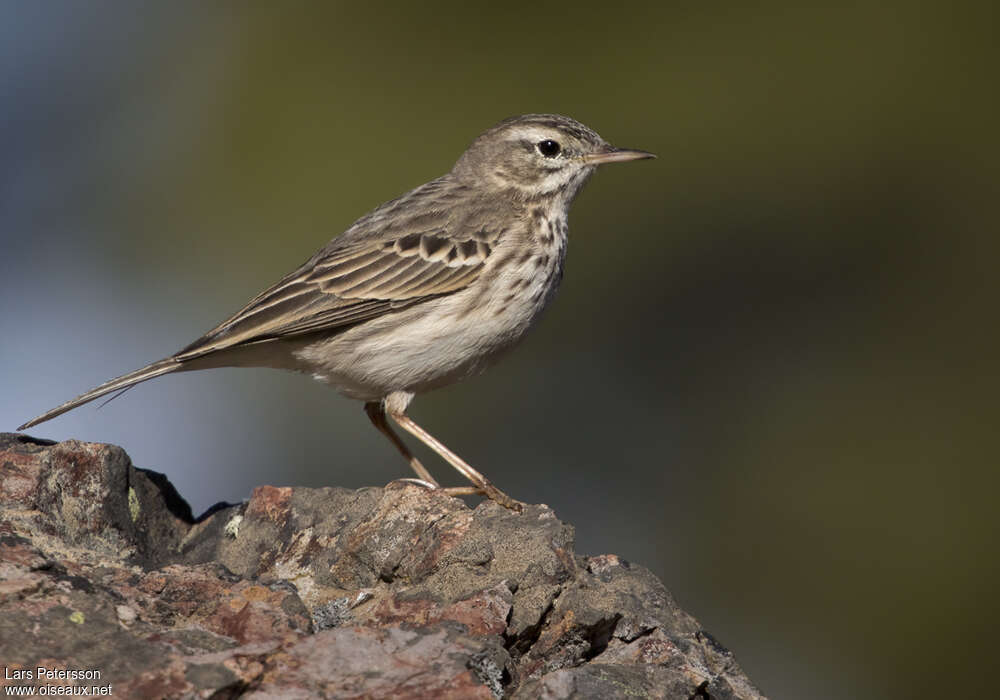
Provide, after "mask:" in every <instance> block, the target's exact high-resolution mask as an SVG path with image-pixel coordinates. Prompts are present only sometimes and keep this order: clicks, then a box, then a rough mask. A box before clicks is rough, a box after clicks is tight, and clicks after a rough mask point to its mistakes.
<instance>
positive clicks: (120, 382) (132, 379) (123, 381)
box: [18, 357, 183, 430]
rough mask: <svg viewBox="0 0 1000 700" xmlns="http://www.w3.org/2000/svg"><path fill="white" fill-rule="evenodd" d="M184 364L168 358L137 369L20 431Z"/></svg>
mask: <svg viewBox="0 0 1000 700" xmlns="http://www.w3.org/2000/svg"><path fill="white" fill-rule="evenodd" d="M182 364H183V363H182V362H181V361H180V360H176V359H174V358H172V357H168V358H166V359H164V360H160V361H159V362H154V363H153V364H151V365H146V366H145V367H143V368H142V369H137V370H136V371H134V372H129V373H128V374H123V375H122V376H120V377H116V378H114V379H112V380H110V381H107V382H104V383H103V384H101V385H100V386H99V387H96V388H94V389H91V390H90V391H88V392H87V393H86V394H80V396H77V397H76V398H75V399H72V400H70V401H67V402H66V403H64V404H62V405H61V406H56V407H55V408H53V409H52V410H51V411H46V412H45V413H43V414H42V415H40V416H38V417H37V418H32V419H31V420H29V421H28V422H27V423H25V424H24V425H22V426H20V427H19V428H18V430H24V429H26V428H30V427H31V426H33V425H38V424H39V423H44V422H45V421H47V420H50V419H52V418H55V417H56V416H59V415H62V414H63V413H66V411H71V410H73V409H74V408H76V407H77V406H82V405H83V404H85V403H87V402H88V401H93V400H94V399H96V398H99V397H101V396H104V395H105V394H110V393H111V392H113V391H119V390H121V389H128V388H129V387H133V386H135V385H136V384H138V383H139V382H144V381H146V380H147V379H152V378H153V377H159V376H160V375H162V374H169V373H170V372H174V371H176V370H178V369H180V368H181V365H182Z"/></svg>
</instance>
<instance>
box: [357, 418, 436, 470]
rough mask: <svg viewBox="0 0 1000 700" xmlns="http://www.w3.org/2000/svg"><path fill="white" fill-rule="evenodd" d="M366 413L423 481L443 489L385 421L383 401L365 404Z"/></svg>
mask: <svg viewBox="0 0 1000 700" xmlns="http://www.w3.org/2000/svg"><path fill="white" fill-rule="evenodd" d="M365 413H367V414H368V417H369V418H370V419H371V422H372V424H373V425H374V426H375V427H376V428H378V431H379V432H380V433H382V434H383V435H385V436H386V437H387V438H389V442H391V443H392V444H393V445H395V446H396V449H397V450H399V452H400V454H402V455H403V457H404V458H405V459H406V461H407V462H409V463H410V466H411V467H413V471H415V472H416V473H417V476H419V477H420V478H421V479H423V480H424V481H426V482H427V483H429V484H431V485H433V486H434V488H441V485H440V484H439V483H438V482H437V481H436V480H435V479H434V477H433V476H431V473H430V472H429V471H427V468H426V467H425V466H424V465H423V464H421V463H420V460H419V459H417V458H416V457H414V456H413V453H412V452H410V449H409V448H408V447H407V446H406V443H404V442H403V441H402V439H400V437H399V436H398V435H396V432H395V431H394V430H393V429H392V426H391V425H389V421H387V420H386V419H385V406H383V405H382V402H381V401H369V402H368V403H366V404H365Z"/></svg>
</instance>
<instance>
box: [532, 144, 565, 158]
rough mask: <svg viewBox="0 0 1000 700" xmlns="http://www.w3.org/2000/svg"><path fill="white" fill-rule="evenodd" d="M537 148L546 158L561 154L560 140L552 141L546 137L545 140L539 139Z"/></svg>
mask: <svg viewBox="0 0 1000 700" xmlns="http://www.w3.org/2000/svg"><path fill="white" fill-rule="evenodd" d="M535 148H537V149H538V152H539V153H541V154H542V155H543V156H545V157H546V158H555V157H556V156H557V155H559V151H560V146H559V142H558V141H552V140H551V139H545V140H544V141H539V142H538V143H537V144H535Z"/></svg>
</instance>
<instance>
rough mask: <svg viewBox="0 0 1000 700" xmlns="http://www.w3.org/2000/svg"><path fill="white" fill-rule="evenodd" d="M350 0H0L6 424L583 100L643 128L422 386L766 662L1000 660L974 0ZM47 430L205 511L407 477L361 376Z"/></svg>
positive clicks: (981, 100)
mask: <svg viewBox="0 0 1000 700" xmlns="http://www.w3.org/2000/svg"><path fill="white" fill-rule="evenodd" d="M356 5H357V4H352V5H344V4H339V3H333V2H329V3H327V2H316V3H198V4H196V3H182V2H161V3H134V2H96V1H95V2H88V3H79V2H51V1H44V2H14V1H10V2H2V3H0V236H2V246H0V319H2V326H0V328H2V333H0V386H2V387H3V389H2V394H0V429H5V430H11V429H13V428H14V426H16V425H18V424H20V423H21V422H23V421H24V420H26V419H27V418H30V417H32V416H34V415H36V414H38V413H40V412H41V411H43V410H45V409H48V408H50V407H52V406H53V405H55V404H57V403H60V402H62V401H63V400H65V399H68V398H70V397H72V396H74V395H76V394H78V393H80V392H82V391H84V390H86V389H88V388H90V387H92V386H94V385H96V384H98V383H100V382H101V381H104V380H105V379H108V378H110V377H111V376H114V375H117V374H121V373H123V372H126V371H129V370H131V369H134V368H136V367H138V366H141V365H143V364H145V363H146V362H149V361H152V360H155V359H158V358H160V357H162V356H164V355H166V354H169V353H170V352H172V351H174V350H177V349H178V348H180V347H181V346H182V345H184V344H186V343H187V342H188V341H190V340H192V339H193V338H195V337H196V336H198V335H200V334H201V333H202V332H203V331H205V330H207V329H208V328H209V327H211V326H212V325H214V324H215V323H216V322H218V321H220V320H221V319H222V318H224V317H226V316H228V315H229V314H230V313H231V312H233V311H235V310H236V309H237V308H239V307H240V306H241V305H242V304H243V303H244V302H245V301H246V300H247V299H248V298H249V297H251V296H252V295H254V294H255V293H257V292H258V291H260V289H262V288H263V287H265V286H267V285H269V284H271V283H272V282H274V281H275V280H277V279H278V278H279V277H281V276H282V275H283V274H285V273H286V272H287V271H289V270H290V269H292V268H293V267H294V266H296V265H298V264H299V263H300V262H302V261H303V260H305V259H306V258H307V257H308V256H309V255H311V254H312V253H313V251H314V250H315V249H316V248H318V247H319V246H320V245H322V244H323V243H325V242H326V241H327V240H328V239H329V238H330V237H332V236H333V235H335V234H336V233H339V232H340V231H342V230H343V229H344V228H345V227H346V226H347V225H349V224H350V223H351V222H352V221H353V220H354V219H355V218H356V217H358V216H360V215H361V214H363V213H364V212H366V211H367V210H368V209H370V208H372V207H373V206H375V205H377V204H379V203H380V202H382V201H384V200H386V199H389V198H391V197H394V196H396V195H397V194H399V193H401V192H403V191H405V190H407V189H409V188H411V187H413V186H416V185H418V184H420V183H422V182H424V181H426V180H428V179H430V178H432V177H435V176H437V175H439V174H441V173H443V172H445V171H446V170H448V169H449V168H450V167H451V164H452V163H453V162H454V160H455V159H456V158H457V157H458V155H459V154H460V153H461V152H462V150H463V149H464V148H465V147H466V145H467V144H468V143H469V141H471V139H472V138H474V137H475V136H476V135H477V134H478V133H479V132H480V131H482V130H483V129H485V128H486V127H488V126H490V125H491V124H493V123H495V122H496V121H498V120H500V119H502V118H504V117H507V116H510V115H513V114H518V113H522V112H529V111H554V112H560V113H564V114H568V115H570V116H573V117H575V118H577V119H580V120H581V121H583V122H585V123H587V124H588V125H590V126H592V127H594V128H595V129H597V130H598V131H599V132H600V133H601V134H602V135H603V136H605V137H606V138H607V139H608V140H610V141H612V142H614V143H616V144H620V145H623V146H631V147H636V148H643V149H647V150H651V151H654V152H656V153H658V154H659V156H660V157H659V159H658V160H656V161H651V162H643V163H634V164H628V165H621V166H609V167H607V168H605V169H603V170H602V172H601V173H599V174H598V176H597V177H596V178H595V179H594V180H593V181H592V182H591V184H590V185H589V186H588V188H587V189H586V191H585V192H584V193H583V194H582V195H581V197H580V198H579V199H578V201H577V203H576V205H575V207H574V209H573V212H572V216H571V246H570V253H569V258H568V261H567V269H566V277H565V280H564V283H563V288H562V291H561V293H560V295H559V297H558V298H557V300H556V303H555V305H554V307H553V308H552V309H551V310H550V311H549V313H548V315H547V317H546V318H545V319H544V321H543V323H542V325H541V326H540V327H539V328H538V329H537V330H536V331H535V332H534V334H533V335H532V336H530V337H529V339H528V340H527V341H526V342H525V343H524V344H523V345H522V346H521V347H520V348H519V349H518V350H517V351H516V352H515V353H514V354H513V355H512V356H511V357H510V358H508V359H507V360H505V361H504V362H503V363H501V364H500V365H499V366H498V367H496V368H495V369H494V370H493V371H492V372H491V373H489V374H487V375H485V376H483V377H481V378H478V379H475V380H471V381H469V382H466V383H464V384H461V385H457V386H454V387H451V388H448V389H444V390H441V391H439V392H436V393H433V394H430V395H427V396H424V397H422V398H420V399H418V400H417V401H416V402H415V404H414V406H413V410H412V414H413V416H414V417H415V418H416V419H417V420H418V421H420V422H421V423H422V424H424V425H425V426H427V427H428V428H429V429H430V430H431V431H432V432H433V433H435V434H437V435H438V436H440V437H441V438H442V439H443V440H444V441H445V442H446V443H447V444H449V445H450V446H451V447H453V448H454V449H455V450H456V451H457V452H459V453H460V454H462V455H464V456H465V457H467V458H468V459H469V461H470V462H471V463H472V464H473V465H475V466H476V467H478V468H479V469H481V470H483V471H485V472H486V473H487V474H488V475H490V477H492V478H493V480H494V481H495V482H496V483H497V484H499V485H500V486H501V487H502V488H504V489H505V490H506V491H508V492H509V493H511V494H512V495H514V496H515V497H517V498H521V499H523V500H529V501H538V502H545V503H548V504H550V505H552V506H553V507H554V508H555V510H556V512H557V513H558V515H559V516H560V517H561V518H563V519H564V520H567V521H569V522H572V523H574V524H575V526H576V528H577V538H578V549H579V550H580V551H581V552H583V553H590V554H597V553H602V552H615V553H618V554H620V555H622V556H624V557H626V558H629V559H631V560H634V561H637V562H640V563H642V564H644V565H646V566H648V567H649V568H651V569H652V570H653V571H654V572H655V573H656V574H657V575H659V576H660V577H661V578H662V579H663V580H664V581H665V583H666V584H667V586H668V587H669V588H670V589H671V590H672V591H673V592H674V594H675V595H676V597H677V598H678V600H679V601H680V603H681V604H682V605H683V606H684V607H686V608H687V609H688V610H690V611H691V612H693V613H694V614H695V615H696V616H697V617H698V618H699V619H700V620H701V621H702V622H703V623H704V624H705V626H706V627H707V628H708V629H709V630H711V631H712V632H713V633H714V634H715V635H716V636H717V637H718V638H719V639H720V640H721V641H722V642H723V643H724V644H726V645H727V646H729V647H730V648H732V649H733V650H734V651H735V653H736V654H737V658H738V660H739V661H740V662H741V663H742V664H743V665H744V667H745V668H746V670H747V672H748V673H749V675H750V677H751V678H753V679H754V680H755V681H756V682H757V683H758V684H759V685H760V686H761V688H762V689H763V690H764V691H765V692H766V693H768V694H771V695H773V696H774V697H788V698H792V697H798V698H841V697H852V698H878V697H907V698H918V697H928V698H931V697H942V696H946V695H947V696H950V695H954V694H956V693H958V694H964V695H970V696H976V695H977V691H978V690H980V689H982V688H985V687H986V684H988V683H989V674H988V673H987V669H988V668H989V667H990V665H991V663H992V659H991V656H992V654H989V650H991V649H992V648H993V646H995V628H996V625H997V623H998V621H1000V618H998V615H997V610H996V605H995V595H996V590H997V587H998V584H1000V572H998V564H997V562H998V556H997V535H998V527H997V525H998V519H997V516H996V510H997V506H996V493H997V487H998V486H1000V477H998V474H997V468H996V467H997V459H996V442H997V439H996V436H997V416H998V412H997V410H996V407H995V402H996V396H997V388H998V386H997V384H998V382H997V370H998V366H997V350H998V343H997V340H998V337H997V335H998V334H997V331H996V320H997V319H996V317H997V302H998V301H1000V295H998V294H997V285H996V281H995V277H996V267H997V254H998V252H1000V251H998V247H1000V246H998V243H997V241H998V238H997V231H998V227H997V224H998V222H1000V215H998V212H997V195H998V192H997V189H998V188H997V184H998V175H1000V168H998V165H1000V158H998V155H1000V154H998V140H997V110H996V106H997V105H996V68H997V65H998V59H1000V50H998V48H997V42H996V37H995V31H996V19H997V18H996V11H995V9H993V6H992V5H991V4H987V3H983V4H981V5H980V4H963V3H944V2H941V3H937V4H935V3H910V2H902V1H901V0H889V1H888V2H884V3H846V4H843V3H838V4H837V5H836V6H831V7H827V8H822V7H820V6H819V5H815V4H811V5H810V4H807V5H806V6H803V5H802V4H800V3H794V2H787V1H786V2H769V3H753V4H747V3H738V2H725V1H724V2H721V3H708V4H705V3H700V4H699V3H693V4H692V3H671V4H668V3H650V4H631V3H618V4H616V5H614V6H595V7H588V6H586V5H585V4H579V3H573V4H572V5H567V4H565V3H562V4H559V5H554V6H548V5H545V4H540V3H528V4H521V3H516V2H515V3H504V4H503V5H502V6H497V5H493V6H486V5H483V6H481V7H475V8H472V7H470V6H469V5H467V4H465V3H445V4H430V5H427V4H417V3H414V4H412V6H403V5H402V4H399V5H397V6H395V7H394V8H393V9H391V10H390V9H389V7H391V6H386V5H383V6H381V7H380V8H377V7H369V8H361V7H358V6H356ZM30 432H31V433H32V434H34V435H37V436H40V437H47V438H54V439H64V438H71V437H72V438H80V439H84V440H90V441H106V442H112V443H116V444H119V445H122V446H124V447H125V448H126V449H127V450H128V452H129V454H130V455H131V456H132V458H133V460H134V461H135V462H136V464H138V465H140V466H143V467H147V468H152V469H156V470H159V471H164V472H166V473H167V474H168V475H169V476H170V478H171V479H172V480H173V482H174V483H175V484H176V485H177V487H178V488H179V489H180V491H181V492H182V494H183V495H184V496H185V497H187V498H188V499H189V500H190V501H191V503H192V506H193V507H194V508H195V510H202V509H204V508H206V507H207V506H209V505H210V504H212V503H213V502H216V501H219V500H229V501H235V500H239V499H242V498H244V497H246V496H247V495H248V493H249V491H250V490H251V489H252V488H253V487H254V486H255V485H259V484H277V485H307V486H319V485H343V486H349V487H358V486H362V485H369V484H383V483H385V482H388V481H390V480H392V479H394V478H396V477H399V476H406V475H408V474H407V469H406V465H405V464H404V463H403V462H402V460H401V459H400V458H399V457H398V456H397V455H396V454H395V452H394V451H393V449H392V447H391V446H390V445H389V444H388V443H387V442H386V441H385V440H384V439H383V438H382V437H381V436H380V435H379V434H378V433H376V431H375V430H373V429H372V428H371V427H370V426H369V425H368V422H367V419H366V418H365V416H364V414H363V413H362V411H361V407H360V405H359V404H357V403H355V402H352V401H349V400H347V399H343V398H341V397H339V396H337V395H336V394H335V393H334V392H332V391H330V390H328V389H326V388H324V387H322V386H320V385H317V384H314V383H313V382H311V381H310V380H309V379H308V378H306V377H300V376H295V375H291V374H283V373H279V372H274V371H268V370H218V371H213V372H206V373H194V374H188V375H180V376H174V377H169V378H165V379H160V380H156V381H154V382H151V383H149V384H146V385H143V386H141V387H139V388H136V389H134V390H133V391H131V392H129V393H127V394H126V395H125V396H123V397H122V398H120V399H118V400H116V401H113V402H112V403H110V404H108V405H107V406H106V407H105V408H103V409H101V410H96V409H95V405H94V404H92V405H90V406H87V407H84V408H82V409H78V410H77V411H75V412H73V413H71V414H68V415H66V416H64V417H61V418H59V419H57V420H55V421H53V422H52V423H48V424H45V425H43V426H39V427H37V428H35V429H33V430H31V431H30ZM421 454H425V453H424V452H421ZM427 463H428V464H430V466H431V468H432V470H433V471H434V472H435V473H437V474H439V475H440V476H441V477H443V479H444V480H446V481H449V482H450V483H459V482H458V481H457V480H456V479H455V478H454V477H453V476H452V474H451V472H450V469H449V468H448V467H447V466H446V465H444V464H443V463H441V462H440V461H438V460H436V459H434V458H432V457H430V456H428V458H427Z"/></svg>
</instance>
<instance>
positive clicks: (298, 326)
mask: <svg viewBox="0 0 1000 700" xmlns="http://www.w3.org/2000/svg"><path fill="white" fill-rule="evenodd" d="M475 235H476V237H477V238H480V239H481V237H482V232H480V231H476V232H475ZM491 253H492V247H491V246H490V245H489V244H487V243H485V242H483V241H482V240H475V239H473V238H472V237H471V234H470V236H469V237H464V236H463V237H461V238H456V237H453V236H448V235H446V234H445V233H444V232H443V231H441V230H431V231H423V232H413V231H401V232H399V233H397V234H395V235H388V236H376V237H371V238H368V239H365V240H362V241H355V242H351V243H348V244H345V245H343V246H340V247H336V246H333V247H332V248H328V249H326V250H324V251H322V252H321V253H320V254H318V255H317V256H316V257H314V258H313V259H312V260H310V261H308V262H307V263H306V264H304V265H303V266H302V267H300V268H299V269H298V270H296V271H295V272H293V273H292V274H290V275H288V276H287V277H285V278H284V279H283V280H281V281H280V282H278V283H277V284H276V285H274V286H273V287H271V288H270V289H268V290H267V291H265V292H263V293H262V294H260V295H258V296H257V297H256V298H254V299H253V300H252V301H251V302H250V303H249V304H247V305H246V306H245V307H244V308H243V309H241V310H240V311H239V312H238V313H236V314H235V315H234V316H232V317H231V318H229V319H228V320H226V321H224V322H223V323H221V324H219V325H218V326H216V327H215V328H214V329H212V330H211V331H209V332H208V333H206V334H205V335H204V336H202V337H201V338H199V339H198V340H196V341H195V342H194V343H192V344H191V345H188V346H187V347H186V348H184V349H183V350H181V351H180V352H179V353H177V355H175V357H176V358H177V359H179V360H188V359H193V358H195V357H200V356H202V355H206V354H208V353H211V352H214V351H217V350H223V349H227V348H232V347H235V346H239V345H246V344H250V343H257V342H262V341H265V340H272V339H275V338H281V337H291V336H297V335H302V334H306V333H315V332H318V331H333V332H336V331H337V330H342V329H346V328H348V327H350V326H352V325H354V324H357V323H360V322H362V321H366V320H369V319H372V318H376V317H378V316H381V315H383V314H387V313H390V312H392V311H397V310H399V309H401V308H405V307H407V306H412V305H414V304H419V303H421V302H423V301H426V300H428V299H432V298H435V297H439V296H441V295H444V294H449V293H453V292H455V291H457V290H459V289H462V288H464V287H466V286H468V285H469V284H471V283H472V282H473V281H474V280H475V279H476V278H477V277H478V276H479V274H480V273H481V271H482V269H483V267H484V265H485V264H486V260H487V258H488V257H489V256H490V254H491Z"/></svg>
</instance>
